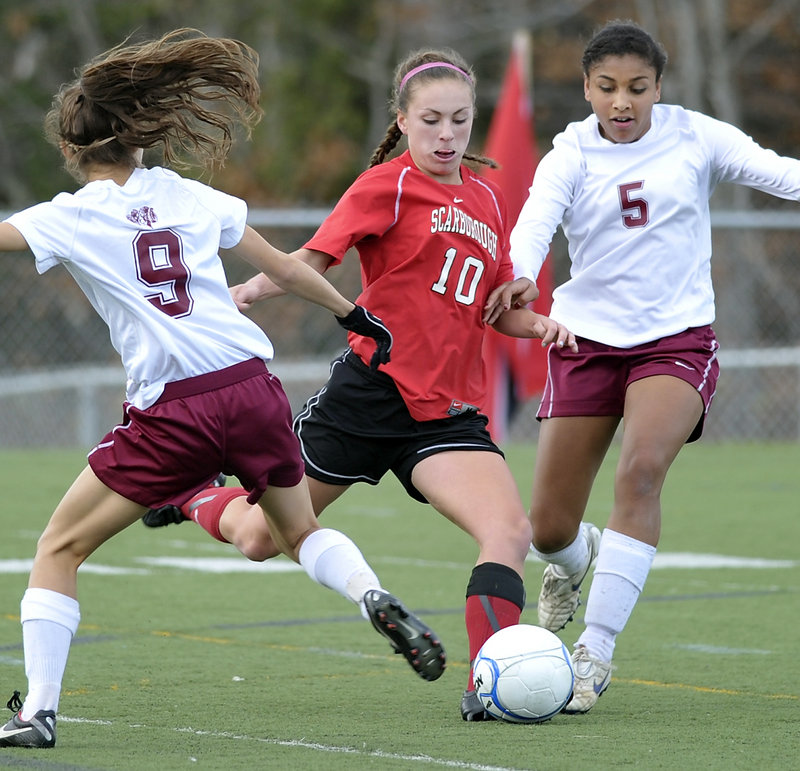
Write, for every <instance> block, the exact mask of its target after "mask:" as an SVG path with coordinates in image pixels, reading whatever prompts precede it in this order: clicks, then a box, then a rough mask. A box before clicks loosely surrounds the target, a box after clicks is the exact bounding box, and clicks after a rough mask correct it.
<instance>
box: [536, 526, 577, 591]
mask: <svg viewBox="0 0 800 771" xmlns="http://www.w3.org/2000/svg"><path fill="white" fill-rule="evenodd" d="M531 551H532V552H533V553H534V554H535V555H536V556H537V557H538V558H539V559H540V560H543V561H544V562H549V563H550V564H551V565H554V566H555V568H556V573H558V575H560V576H561V577H562V578H566V577H567V576H568V575H571V574H572V573H577V572H579V571H581V570H583V569H584V568H585V567H586V563H587V562H588V561H589V542H588V541H587V540H586V535H585V534H584V528H583V525H581V527H579V528H578V535H577V536H576V537H575V540H574V541H573V542H572V543H571V544H570V545H569V546H565V547H564V548H563V549H560V550H559V551H551V552H547V553H545V552H540V551H539V550H538V549H537V548H536V547H535V546H534V545H533V544H531Z"/></svg>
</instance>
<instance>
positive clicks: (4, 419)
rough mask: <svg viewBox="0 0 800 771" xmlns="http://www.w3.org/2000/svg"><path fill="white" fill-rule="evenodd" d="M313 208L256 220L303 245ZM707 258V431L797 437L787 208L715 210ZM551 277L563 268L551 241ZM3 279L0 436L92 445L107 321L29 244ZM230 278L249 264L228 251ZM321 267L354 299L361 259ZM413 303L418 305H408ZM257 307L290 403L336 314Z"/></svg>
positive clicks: (330, 343) (98, 430) (339, 334)
mask: <svg viewBox="0 0 800 771" xmlns="http://www.w3.org/2000/svg"><path fill="white" fill-rule="evenodd" d="M324 214H325V212H324V211H320V210H303V211H295V210H292V211H258V210H254V211H252V212H251V218H250V222H251V224H253V225H254V226H255V227H258V228H259V229H261V230H262V231H263V232H264V234H265V236H266V237H267V238H268V239H269V240H270V241H272V242H273V243H274V244H275V245H276V246H278V247H280V248H283V249H286V250H292V249H294V248H297V247H298V246H299V245H301V244H302V243H303V242H304V241H305V240H306V239H307V238H308V237H309V236H310V235H311V233H312V232H313V230H314V228H315V227H316V225H317V224H318V222H319V221H320V220H321V218H322V217H323V216H324ZM0 216H2V215H0ZM713 224H714V231H713V234H714V259H713V262H712V265H713V273H714V282H715V288H716V293H717V321H716V323H715V325H714V327H715V330H716V333H717V338H718V339H719V341H720V343H721V346H722V348H721V353H720V361H721V366H722V376H721V378H720V382H719V386H718V389H717V394H716V397H715V399H714V405H713V408H712V410H711V414H710V417H709V419H708V421H707V424H706V431H705V435H704V438H705V440H706V441H709V440H712V441H713V440H725V439H740V440H796V439H798V438H800V314H798V312H797V309H798V297H800V271H798V269H797V258H796V254H795V243H796V240H797V237H798V235H799V233H798V231H800V214H798V213H797V212H795V211H774V212H758V211H731V212H716V213H715V214H714V217H713ZM552 259H553V260H554V266H555V273H556V280H557V281H558V280H559V278H560V277H561V278H563V274H564V273H565V272H566V270H568V267H567V265H566V257H565V247H564V244H563V242H562V241H561V240H560V238H559V237H557V238H556V240H555V242H554V245H553V251H552ZM4 267H5V269H4V271H3V274H2V277H0V319H2V328H3V330H4V334H3V336H2V339H0V446H3V447H41V446H68V447H70V446H79V447H83V448H87V449H88V448H89V447H91V446H92V444H94V442H95V441H97V439H99V438H100V436H102V434H103V433H105V431H107V430H108V429H109V428H110V427H111V426H113V425H114V424H115V423H117V422H118V420H119V418H120V416H121V403H122V400H123V396H124V383H125V375H124V372H123V371H122V369H121V367H120V365H119V359H118V357H117V355H116V352H115V351H114V350H113V348H112V347H111V345H110V343H109V338H108V332H107V330H106V327H105V325H104V324H103V322H102V321H101V320H100V319H99V317H98V316H97V315H96V313H95V312H94V310H93V309H92V308H91V306H90V305H89V303H88V302H87V301H86V299H85V298H84V297H83V295H82V293H81V292H80V290H79V289H78V288H77V286H76V285H75V283H74V281H73V280H72V278H71V277H70V276H69V275H68V274H67V273H66V271H64V270H61V269H54V270H51V271H49V272H48V273H46V274H45V275H43V276H38V275H37V274H36V271H35V269H34V266H33V259H32V258H31V256H30V254H25V255H19V256H16V255H15V256H11V255H8V256H6V259H5V264H4ZM226 270H227V273H228V278H229V282H230V283H231V284H235V283H238V282H241V281H243V280H245V279H246V278H248V277H249V276H250V275H251V274H252V269H251V268H250V267H249V266H248V265H246V264H245V263H243V262H239V261H238V260H236V258H231V259H228V260H227V261H226ZM327 277H328V278H329V279H330V280H331V281H332V282H333V283H334V284H335V285H336V286H337V287H338V288H339V289H340V291H341V292H342V293H343V294H345V295H346V296H348V297H355V296H356V294H357V293H358V291H359V286H360V272H359V267H358V261H357V259H356V258H355V257H354V256H353V257H348V258H347V259H345V261H344V264H343V265H342V266H341V267H339V268H337V269H334V270H332V271H330V272H329V273H328V274H327ZM409 312H412V310H411V309H410V311H409ZM251 315H252V317H253V318H254V319H255V320H256V321H257V322H258V323H259V324H261V325H262V326H263V327H264V329H265V330H266V331H267V333H268V334H269V336H270V338H271V339H272V341H273V343H274V344H275V348H276V352H277V353H276V358H275V361H274V362H273V364H272V366H271V369H272V370H273V371H274V372H275V373H276V374H278V376H279V377H280V378H281V380H282V381H283V384H284V387H285V388H286V390H287V393H288V394H289V399H290V401H291V403H292V407H293V409H295V410H296V409H298V408H299V407H300V406H301V405H302V404H303V402H304V401H305V399H306V398H307V397H308V396H309V395H311V394H312V393H313V392H314V391H315V390H316V389H317V388H318V387H319V386H320V385H321V384H322V383H323V382H324V381H325V378H326V377H327V362H328V361H329V360H330V359H331V358H333V357H334V356H335V355H336V354H337V353H339V352H340V351H341V349H342V347H343V345H344V342H345V336H344V333H343V331H342V330H341V328H340V327H339V326H338V325H337V324H336V323H335V322H334V320H333V319H332V317H331V315H330V314H329V313H328V312H327V311H325V310H323V309H322V308H318V307H316V306H312V305H310V304H308V303H305V302H303V301H300V300H297V299H295V298H291V297H280V298H276V299H274V300H270V301H268V302H264V303H261V304H260V305H259V306H258V307H257V308H256V309H254V311H253V312H252V314H251ZM535 407H536V404H535V403H532V402H529V403H527V404H523V405H521V406H520V407H519V408H518V410H517V412H516V413H515V415H514V416H513V419H512V420H511V423H510V432H509V438H510V439H511V440H519V441H524V440H527V439H534V438H535V437H536V434H537V423H536V420H535V418H534V411H535Z"/></svg>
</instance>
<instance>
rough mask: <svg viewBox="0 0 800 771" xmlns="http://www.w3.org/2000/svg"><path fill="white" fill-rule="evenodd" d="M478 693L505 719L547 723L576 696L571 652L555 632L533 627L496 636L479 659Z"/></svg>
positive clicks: (476, 667)
mask: <svg viewBox="0 0 800 771" xmlns="http://www.w3.org/2000/svg"><path fill="white" fill-rule="evenodd" d="M472 679H473V683H474V685H475V691H476V693H477V694H478V698H479V699H480V700H481V703H482V704H483V708H484V709H485V710H486V711H487V712H488V713H489V714H490V715H492V716H493V717H495V718H498V719H499V720H507V721H508V722H511V723H541V722H543V721H545V720H549V719H550V718H551V717H553V715H556V714H558V713H559V712H561V710H562V709H563V707H564V705H565V704H566V703H567V701H568V700H569V698H570V697H571V696H572V685H573V681H574V674H573V671H572V662H571V660H570V657H569V653H568V652H567V648H566V646H565V645H564V643H562V642H561V640H560V639H559V638H558V637H556V635H554V634H553V633H552V632H549V631H548V630H547V629H543V628H542V627H540V626H533V625H531V624H516V625H514V626H507V627H505V628H504V629H501V630H500V631H499V632H495V633H494V634H493V635H492V636H491V637H490V638H489V639H488V640H487V641H486V642H485V643H484V644H483V647H482V648H481V649H480V651H479V652H478V655H477V656H476V657H475V662H474V663H473V667H472Z"/></svg>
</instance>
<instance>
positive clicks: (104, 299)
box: [7, 167, 273, 409]
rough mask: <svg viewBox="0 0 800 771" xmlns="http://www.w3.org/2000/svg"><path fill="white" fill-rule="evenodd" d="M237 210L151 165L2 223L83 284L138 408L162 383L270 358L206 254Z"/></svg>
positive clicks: (232, 202)
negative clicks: (107, 331)
mask: <svg viewBox="0 0 800 771" xmlns="http://www.w3.org/2000/svg"><path fill="white" fill-rule="evenodd" d="M246 218H247V205H246V204H245V202H244V201H242V200H241V199H239V198H235V197H233V196H230V195H227V194H226V193H223V192H220V191H219V190H215V189H214V188H211V187H208V186H207V185H204V184H202V183H200V182H196V181H194V180H189V179H184V178H183V177H180V176H178V175H177V174H176V173H174V172H172V171H170V170H168V169H164V168H160V167H155V168H151V169H145V168H135V169H133V170H132V172H131V174H130V176H129V178H128V179H127V180H126V181H125V184H124V185H119V184H117V182H115V181H114V180H112V179H104V180H96V181H93V182H91V183H90V184H88V185H86V186H84V187H82V188H80V189H79V190H78V191H77V192H75V193H61V194H59V195H57V196H56V197H55V198H54V199H53V200H52V201H49V202H45V203H40V204H37V205H36V206H32V207H31V208H30V209H26V210H25V211H22V212H19V213H17V214H14V215H12V216H11V217H9V219H8V220H7V221H8V222H9V223H10V224H11V225H13V226H14V227H16V228H17V230H19V231H20V233H22V235H23V236H24V237H25V240H26V241H27V243H28V247H29V248H30V250H31V251H32V252H33V254H34V256H35V258H36V268H37V270H38V271H39V272H40V273H44V272H45V271H46V270H48V269H50V268H52V267H54V266H55V265H63V266H64V267H65V268H66V269H67V270H68V271H69V272H70V274H71V275H72V277H73V278H74V279H75V281H76V282H77V283H78V285H79V286H80V287H81V289H82V290H83V291H84V293H85V294H86V296H87V297H88V298H89V301H90V302H91V303H92V306H93V307H94V309H95V310H96V311H97V312H98V313H99V314H100V316H101V317H102V318H103V320H104V321H105V322H106V324H107V325H108V328H109V333H110V335H111V342H112V344H113V345H114V348H115V349H116V350H117V351H118V352H119V354H120V356H121V358H122V364H123V367H124V368H125V372H126V374H127V377H128V383H127V389H126V399H127V401H128V403H129V404H131V405H133V406H135V407H137V408H139V409H144V408H146V407H149V406H150V405H151V404H153V402H155V401H156V400H157V399H158V398H159V397H160V396H161V394H162V392H163V390H164V386H165V384H166V383H169V382H171V381H175V380H183V379H185V378H190V377H195V376H196V375H203V374H205V373H207V372H213V371H215V370H219V369H223V368H225V367H229V366H232V365H235V364H239V363H241V362H244V361H247V360H248V359H252V358H253V357H258V358H260V359H263V360H264V361H269V360H270V359H271V358H272V356H273V347H272V344H271V343H270V341H269V339H268V338H267V336H266V335H265V334H264V332H263V331H262V330H261V329H260V328H259V327H258V326H256V325H255V324H254V323H253V322H252V321H250V320H249V319H247V318H245V317H243V316H242V314H241V313H238V312H237V310H236V306H235V305H234V303H233V301H232V300H231V297H230V292H229V291H228V290H227V282H226V278H225V271H224V268H223V266H222V262H221V261H220V259H219V256H218V251H219V248H220V247H222V248H225V249H230V248H232V247H235V246H236V245H237V244H238V243H239V242H240V241H241V239H242V236H243V235H244V233H245V225H246Z"/></svg>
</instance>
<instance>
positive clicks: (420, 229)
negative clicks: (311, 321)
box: [306, 152, 513, 420]
mask: <svg viewBox="0 0 800 771" xmlns="http://www.w3.org/2000/svg"><path fill="white" fill-rule="evenodd" d="M461 178H462V180H463V184H461V185H443V184H441V183H440V182H437V181H436V180H435V179H433V178H431V177H429V176H427V175H426V174H424V173H423V172H421V171H420V170H419V169H418V168H417V167H416V166H415V165H414V162H413V161H412V160H411V155H410V153H408V152H405V153H403V155H401V156H400V157H398V158H395V159H393V160H391V161H388V162H386V163H383V164H380V165H379V166H374V167H373V168H371V169H368V170H367V171H365V172H364V173H363V174H361V175H360V176H359V177H358V178H357V179H356V180H355V182H353V184H352V185H351V186H350V188H349V189H348V190H347V192H346V193H345V194H344V196H343V197H342V198H341V200H340V201H339V203H338V204H337V205H336V208H335V209H334V210H333V212H332V213H331V214H330V216H329V217H328V218H327V219H326V220H325V221H324V222H323V223H322V225H321V226H320V228H319V230H318V231H317V233H316V235H314V237H313V238H312V239H311V240H310V241H309V242H308V243H307V244H306V248H308V249H315V250H317V251H320V252H325V253H326V254H329V255H331V256H332V257H333V258H334V260H335V261H336V262H340V261H341V260H342V258H343V257H344V254H345V252H347V250H348V249H349V248H350V247H352V246H355V247H356V248H357V249H358V253H359V256H360V258H361V276H362V282H363V286H364V290H363V292H362V293H361V295H360V296H359V298H358V300H357V302H358V303H359V304H360V305H363V306H364V307H366V308H367V309H368V310H370V311H372V312H373V313H374V314H375V315H376V316H379V317H380V318H381V319H382V320H383V321H384V322H385V323H386V325H387V326H388V327H389V329H390V330H391V332H392V335H393V337H394V346H393V348H392V360H391V361H390V362H389V363H388V364H385V365H381V369H382V370H384V371H386V372H387V373H388V374H389V375H391V377H392V378H393V379H394V381H395V383H396V384H397V387H398V389H399V390H400V393H401V394H402V396H403V399H404V400H405V403H406V405H407V406H408V409H409V412H410V413H411V415H412V416H413V417H414V418H415V419H416V420H433V419H436V418H446V417H448V415H454V414H457V413H458V412H460V411H461V410H462V409H463V406H464V405H472V406H475V407H479V408H480V407H482V406H483V405H484V401H485V397H486V384H485V374H484V367H483V359H482V356H481V346H482V343H483V337H484V333H485V331H486V330H485V324H484V323H483V321H482V320H481V318H482V315H483V308H484V305H485V303H486V299H487V297H488V295H489V293H490V292H491V290H492V289H494V288H495V287H496V286H497V285H498V284H500V283H502V282H504V281H510V280H511V279H512V278H513V269H512V265H511V262H510V260H509V257H508V218H507V212H506V204H505V200H504V198H503V196H502V194H501V193H500V192H499V190H498V188H497V186H495V185H494V184H492V183H491V182H489V181H487V180H486V179H484V178H482V177H480V176H479V175H477V174H475V173H474V172H472V171H471V170H470V169H468V168H467V167H466V166H462V167H461ZM348 342H349V344H350V345H351V347H352V348H353V350H354V351H355V352H356V353H357V354H358V355H359V356H360V357H361V359H362V360H363V361H364V362H366V363H369V361H370V358H371V356H372V353H373V351H374V350H375V344H374V343H373V341H372V340H371V339H369V338H364V337H360V336H359V335H355V334H353V333H350V335H349V340H348Z"/></svg>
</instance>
